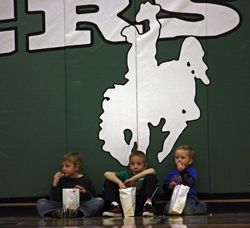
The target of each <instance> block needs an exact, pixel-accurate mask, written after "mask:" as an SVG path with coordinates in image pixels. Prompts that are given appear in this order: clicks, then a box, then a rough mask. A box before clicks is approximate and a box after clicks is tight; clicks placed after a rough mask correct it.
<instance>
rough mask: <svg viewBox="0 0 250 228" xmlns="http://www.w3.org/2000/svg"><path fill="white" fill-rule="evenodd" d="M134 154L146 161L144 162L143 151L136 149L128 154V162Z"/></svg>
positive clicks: (144, 155)
mask: <svg viewBox="0 0 250 228" xmlns="http://www.w3.org/2000/svg"><path fill="white" fill-rule="evenodd" d="M134 156H138V157H140V158H141V159H142V160H143V163H144V164H146V163H147V162H146V154H145V153H143V152H142V151H138V150H135V151H132V152H131V154H130V155H129V162H130V160H131V158H132V157H134Z"/></svg>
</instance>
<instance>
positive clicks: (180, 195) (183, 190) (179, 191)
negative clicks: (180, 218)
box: [168, 184, 190, 215]
mask: <svg viewBox="0 0 250 228" xmlns="http://www.w3.org/2000/svg"><path fill="white" fill-rule="evenodd" d="M189 189H190V187H189V186H186V185H182V184H179V185H176V186H175V188H174V191H173V194H172V196H171V199H170V206H169V210H168V213H169V214H171V215H180V214H181V213H182V211H183V209H184V207H185V205H186V201H187V194H188V191H189Z"/></svg>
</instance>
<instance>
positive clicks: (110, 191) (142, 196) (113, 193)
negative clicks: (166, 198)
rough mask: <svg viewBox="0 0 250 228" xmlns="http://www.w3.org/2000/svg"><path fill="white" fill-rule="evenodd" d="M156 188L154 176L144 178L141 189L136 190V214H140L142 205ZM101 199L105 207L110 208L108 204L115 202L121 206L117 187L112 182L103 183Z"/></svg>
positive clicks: (156, 181) (156, 183)
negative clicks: (102, 198)
mask: <svg viewBox="0 0 250 228" xmlns="http://www.w3.org/2000/svg"><path fill="white" fill-rule="evenodd" d="M157 187H158V180H157V177H156V175H154V174H149V175H147V176H145V177H144V181H143V184H142V187H141V189H139V190H136V214H140V213H141V212H142V208H143V205H144V203H145V202H146V200H147V199H148V198H151V197H152V195H153V193H154V192H155V190H156V188H157ZM103 197H104V201H105V204H106V206H107V205H109V206H110V203H111V202H112V201H116V202H118V203H119V204H120V205H121V203H120V197H119V186H118V185H117V184H115V183H114V182H112V181H109V180H106V181H105V182H104V192H103Z"/></svg>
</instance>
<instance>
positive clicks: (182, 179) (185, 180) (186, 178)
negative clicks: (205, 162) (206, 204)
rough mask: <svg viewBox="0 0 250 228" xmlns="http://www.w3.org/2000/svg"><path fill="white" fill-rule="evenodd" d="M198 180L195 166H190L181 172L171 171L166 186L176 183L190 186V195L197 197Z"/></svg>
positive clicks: (165, 182)
mask: <svg viewBox="0 0 250 228" xmlns="http://www.w3.org/2000/svg"><path fill="white" fill-rule="evenodd" d="M197 178H198V173H197V170H196V169H195V168H194V167H193V166H189V167H188V168H187V169H185V170H183V171H181V172H180V171H179V170H178V169H173V170H171V171H170V172H169V173H168V175H167V177H166V179H165V181H164V184H170V183H171V182H175V183H177V184H183V185H188V186H189V187H190V189H189V192H188V195H190V196H191V195H194V196H197V191H196V189H195V183H196V181H197Z"/></svg>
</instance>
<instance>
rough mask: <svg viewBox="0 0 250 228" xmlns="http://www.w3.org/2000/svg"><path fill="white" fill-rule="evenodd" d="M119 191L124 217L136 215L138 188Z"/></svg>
mask: <svg viewBox="0 0 250 228" xmlns="http://www.w3.org/2000/svg"><path fill="white" fill-rule="evenodd" d="M119 193H120V201H121V205H122V210H123V214H124V217H130V216H134V215H135V193H136V188H135V187H130V188H125V189H119Z"/></svg>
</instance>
